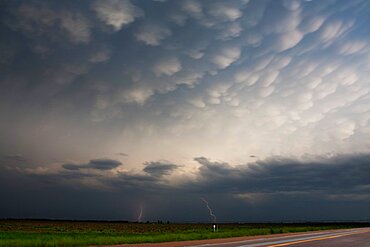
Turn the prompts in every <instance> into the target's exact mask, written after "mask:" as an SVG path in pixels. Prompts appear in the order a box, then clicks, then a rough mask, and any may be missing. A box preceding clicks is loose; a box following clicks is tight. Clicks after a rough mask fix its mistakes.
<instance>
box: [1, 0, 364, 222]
mask: <svg viewBox="0 0 370 247" xmlns="http://www.w3.org/2000/svg"><path fill="white" fill-rule="evenodd" d="M369 23H370V2H368V1H366V0H363V1H362V0H351V1H346V0H338V1H335V0H326V1H321V0H300V1H299V0H297V1H295V0H286V1H285V0H284V1H283V0H281V1H280V0H277V1H267V0H250V1H248V0H239V1H233V0H227V1H226V0H224V1H217V0H212V1H211V0H204V1H200V0H198V1H197V0H183V1H176V0H168V1H166V0H157V1H149V0H148V1H144V0H141V1H140V0H137V1H135V0H91V1H22V0H20V1H1V3H0V71H1V73H0V116H1V121H0V196H1V198H2V200H1V201H2V202H1V203H0V217H38V218H40V217H42V218H47V217H49V218H69V219H123V220H136V219H137V217H138V214H139V212H140V208H142V209H143V215H142V220H144V221H146V220H157V219H162V220H171V221H202V222H210V221H212V220H213V218H212V217H211V216H210V215H209V214H208V209H207V207H206V205H205V203H204V202H203V200H202V199H201V198H204V199H206V200H208V201H209V205H210V206H211V207H212V209H213V211H214V213H215V215H216V216H217V220H218V221H284V220H290V221H300V220H363V219H370V211H369V210H368V208H369V205H370V154H369V150H370V123H369V120H370V81H369V80H370V44H369V40H370V29H369Z"/></svg>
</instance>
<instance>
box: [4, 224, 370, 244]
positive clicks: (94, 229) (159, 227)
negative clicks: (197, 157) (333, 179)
mask: <svg viewBox="0 0 370 247" xmlns="http://www.w3.org/2000/svg"><path fill="white" fill-rule="evenodd" d="M367 226H370V224H367V223H366V224H365V223H336V224H332V223H320V224H318V223H315V224H303V223H299V224H267V223H264V224H237V223H233V224H219V225H218V227H219V230H218V232H213V229H212V224H172V223H171V224H158V223H126V222H97V221H50V220H0V246H88V245H108V244H122V243H154V242H169V241H184V240H196V239H211V238H227V237H238V236H253V235H266V234H276V233H289V232H303V231H315V230H328V229H340V228H353V227H367Z"/></svg>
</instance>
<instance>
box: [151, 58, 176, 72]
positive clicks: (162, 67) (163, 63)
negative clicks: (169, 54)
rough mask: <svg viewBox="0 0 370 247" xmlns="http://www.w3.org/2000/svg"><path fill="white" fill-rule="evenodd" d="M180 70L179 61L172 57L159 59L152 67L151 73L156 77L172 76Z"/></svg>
mask: <svg viewBox="0 0 370 247" xmlns="http://www.w3.org/2000/svg"><path fill="white" fill-rule="evenodd" d="M180 70H181V63H180V61H179V60H178V59H177V58H175V57H173V58H166V59H161V60H159V61H158V62H156V63H155V64H154V66H153V72H154V74H156V75H157V76H161V75H168V76H170V75H173V74H175V73H176V72H179V71H180Z"/></svg>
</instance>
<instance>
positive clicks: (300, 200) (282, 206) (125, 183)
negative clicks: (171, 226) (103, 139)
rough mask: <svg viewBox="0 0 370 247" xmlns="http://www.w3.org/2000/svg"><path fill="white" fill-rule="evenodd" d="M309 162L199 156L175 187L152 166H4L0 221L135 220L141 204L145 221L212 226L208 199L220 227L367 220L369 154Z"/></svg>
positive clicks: (0, 181)
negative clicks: (192, 175) (128, 169)
mask: <svg viewBox="0 0 370 247" xmlns="http://www.w3.org/2000/svg"><path fill="white" fill-rule="evenodd" d="M310 159H311V160H312V161H311V162H307V161H306V162H302V161H299V160H296V159H288V158H283V157H272V158H269V159H266V160H263V161H256V162H255V163H250V164H246V165H241V166H236V167H235V166H231V165H230V164H227V163H222V162H212V161H210V160H209V159H207V158H204V157H201V158H196V159H195V160H196V161H198V162H199V164H200V167H199V170H198V174H197V178H196V179H195V180H187V181H186V182H184V183H182V184H181V185H176V186H174V185H171V183H169V182H168V180H166V179H165V178H164V176H165V175H168V174H169V173H167V172H169V170H171V171H173V170H175V169H176V168H175V165H172V166H165V165H164V164H161V163H158V164H156V163H155V162H152V163H148V164H147V166H146V167H144V169H143V172H141V173H137V174H134V173H123V172H120V173H118V174H117V175H115V176H106V175H103V173H96V172H95V173H88V172H86V170H84V169H82V170H81V169H75V170H73V169H72V170H71V169H69V170H65V169H64V170H61V171H60V172H58V173H55V174H49V175H48V174H43V175H40V174H35V173H30V172H27V171H26V170H20V169H10V168H9V167H8V166H5V165H3V166H2V169H1V173H0V196H1V197H2V198H3V203H1V205H0V212H1V213H0V217H12V218H63V219H98V220H105V219H107V220H135V219H136V217H137V213H138V211H137V210H138V207H139V205H143V208H144V217H143V219H145V220H157V219H163V220H171V221H195V222H198V221H210V219H209V215H208V210H207V208H205V207H204V204H203V202H202V201H201V199H200V198H201V197H205V198H207V200H208V201H209V202H210V206H211V207H212V209H213V211H214V213H215V214H216V216H217V219H219V220H220V221H240V222H255V221H278V222H280V221H325V220H336V221H338V220H368V219H370V214H369V211H368V205H369V203H370V196H369V195H370V184H369V179H368V178H369V177H370V155H369V154H358V155H338V156H333V157H326V158H320V157H319V158H318V157H316V158H313V157H311V158H310V157H306V160H310ZM90 163H92V162H90ZM111 163H114V162H111ZM166 165H169V164H166ZM148 167H149V168H150V169H149V168H148ZM154 167H156V168H155V169H154V170H153V169H152V168H154ZM169 167H170V168H169ZM157 168H158V170H156V169H157ZM97 169H98V168H97ZM148 169H149V171H151V172H148ZM85 180H86V181H94V183H97V184H98V185H99V186H96V185H94V183H93V184H89V183H84V182H83V181H85Z"/></svg>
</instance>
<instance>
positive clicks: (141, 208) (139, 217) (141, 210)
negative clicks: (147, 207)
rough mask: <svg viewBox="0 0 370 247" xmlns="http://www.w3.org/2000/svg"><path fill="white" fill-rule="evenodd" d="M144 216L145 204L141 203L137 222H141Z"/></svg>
mask: <svg viewBox="0 0 370 247" xmlns="http://www.w3.org/2000/svg"><path fill="white" fill-rule="evenodd" d="M142 216H143V205H140V208H139V214H138V216H137V222H139V223H140V222H141V217H142Z"/></svg>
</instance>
